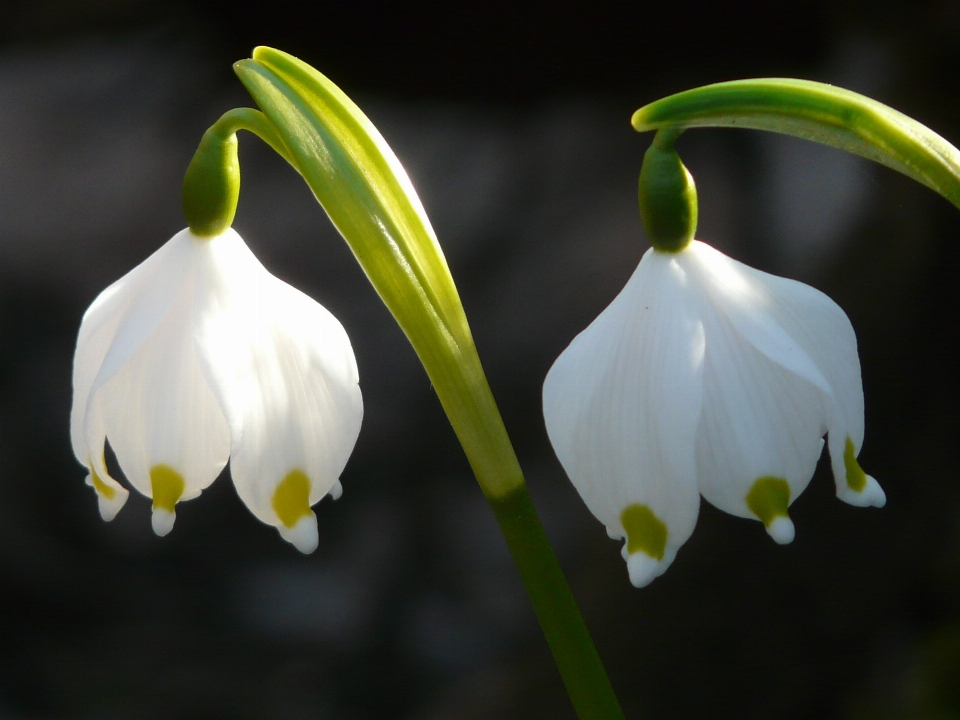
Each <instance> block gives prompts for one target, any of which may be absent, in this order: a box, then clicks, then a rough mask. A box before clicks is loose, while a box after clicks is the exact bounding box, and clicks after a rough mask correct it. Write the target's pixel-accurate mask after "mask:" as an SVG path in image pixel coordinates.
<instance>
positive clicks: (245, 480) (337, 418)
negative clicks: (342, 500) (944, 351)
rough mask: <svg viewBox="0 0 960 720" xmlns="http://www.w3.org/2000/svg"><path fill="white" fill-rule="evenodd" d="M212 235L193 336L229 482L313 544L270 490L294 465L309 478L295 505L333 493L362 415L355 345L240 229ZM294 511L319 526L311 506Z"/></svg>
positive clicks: (259, 512) (261, 513) (301, 541)
mask: <svg viewBox="0 0 960 720" xmlns="http://www.w3.org/2000/svg"><path fill="white" fill-rule="evenodd" d="M210 243H211V248H212V250H213V252H212V254H211V255H210V256H209V257H206V258H205V259H204V262H203V264H202V267H201V268H200V270H199V273H200V278H201V282H200V283H198V287H202V288H203V293H204V294H203V298H202V300H201V299H200V298H199V297H198V302H197V304H196V321H195V322H196V325H195V327H196V334H195V341H196V345H197V350H198V354H199V357H200V361H201V365H202V367H203V370H204V373H205V375H206V377H207V379H208V381H209V383H210V386H211V387H212V388H213V391H214V393H215V394H216V396H217V398H218V400H219V402H220V406H221V407H222V408H223V411H224V414H225V415H226V418H227V422H228V424H229V427H230V433H231V438H232V449H231V460H230V471H231V474H232V476H233V481H234V484H235V485H236V488H237V493H238V494H239V495H240V497H241V498H242V499H243V501H244V502H245V503H246V504H247V506H248V507H249V508H250V510H251V511H252V512H253V513H254V514H255V515H256V516H257V517H258V518H259V519H260V520H262V521H263V522H266V523H268V524H271V525H274V526H276V527H277V528H282V530H283V532H282V534H283V535H284V537H285V538H286V539H288V540H290V541H291V542H293V543H294V544H295V545H297V547H298V548H300V549H301V550H303V551H305V552H309V551H310V550H312V547H315V544H314V541H313V540H312V537H313V532H314V531H310V530H309V529H307V530H304V529H303V528H302V527H301V526H300V522H301V517H300V516H297V517H289V516H288V517H287V522H285V521H284V520H283V519H281V517H280V516H279V515H278V513H277V509H276V507H275V504H274V501H275V494H276V493H277V491H278V487H280V486H281V484H282V483H284V481H286V480H288V479H289V478H290V477H292V476H294V475H296V474H297V473H302V474H303V475H305V476H306V479H307V482H308V489H307V490H305V493H306V495H307V496H308V497H307V498H306V499H305V500H302V501H301V505H302V504H303V503H304V502H307V503H308V504H310V505H312V504H314V503H316V502H318V501H319V500H320V499H321V498H322V497H323V496H324V495H326V494H327V493H331V492H332V493H336V483H337V480H338V478H339V476H340V473H341V472H342V470H343V468H344V466H345V465H346V462H347V459H348V458H349V456H350V453H351V451H352V450H353V446H354V443H355V442H356V439H357V435H358V434H359V431H360V421H361V418H362V416H363V402H362V399H361V396H360V389H359V386H358V384H357V366H356V360H355V359H354V356H353V349H352V347H351V346H350V341H349V339H348V338H347V335H346V333H345V332H344V330H343V327H342V326H341V325H340V323H339V322H337V320H336V318H334V317H333V316H332V315H331V314H330V313H329V312H327V310H325V309H324V308H323V307H322V306H321V305H319V304H318V303H316V302H315V301H314V300H312V299H311V298H309V297H307V296H306V295H304V294H303V293H301V292H299V291H298V290H295V289H294V288H292V287H290V286H289V285H287V284H286V283H284V282H282V281H280V280H278V279H277V278H275V277H273V276H272V275H270V274H269V273H268V272H267V271H266V270H265V269H264V268H263V266H262V265H261V264H260V263H259V262H258V261H257V260H256V258H254V256H253V254H252V253H251V252H250V250H249V249H248V248H247V247H246V245H245V244H244V243H243V241H242V240H241V239H240V237H239V235H237V234H236V233H234V232H233V231H228V232H227V233H224V235H222V236H220V237H218V238H214V239H213V240H211V241H210ZM298 497H299V496H298ZM298 507H299V506H298ZM298 512H300V514H301V516H302V518H308V517H309V519H305V520H303V521H304V522H307V523H308V524H310V523H312V524H313V525H314V526H315V522H316V521H315V519H313V514H312V512H309V510H308V508H306V507H302V508H300V510H299V511H298Z"/></svg>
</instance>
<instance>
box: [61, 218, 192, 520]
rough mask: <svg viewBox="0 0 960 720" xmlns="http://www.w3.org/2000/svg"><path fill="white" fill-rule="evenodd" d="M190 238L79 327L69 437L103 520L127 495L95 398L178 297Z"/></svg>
mask: <svg viewBox="0 0 960 720" xmlns="http://www.w3.org/2000/svg"><path fill="white" fill-rule="evenodd" d="M190 237H191V236H190V234H189V232H188V231H184V232H181V233H179V234H178V235H176V236H174V237H173V238H172V239H171V240H170V241H169V242H167V243H166V244H164V245H163V246H162V247H161V248H160V249H159V250H157V251H156V252H155V253H153V254H152V255H151V256H150V257H148V258H147V259H146V260H145V261H144V262H142V263H141V264H140V265H138V266H137V267H136V268H134V269H133V270H131V271H130V272H129V273H127V274H126V275H124V276H123V277H122V278H120V279H119V280H117V281H116V282H115V283H113V284H112V285H111V286H110V287H108V288H107V289H106V290H104V291H103V292H102V293H100V295H99V296H98V297H97V299H96V300H95V301H94V302H93V304H92V305H91V306H90V307H89V308H88V309H87V312H86V313H85V314H84V317H83V321H82V322H81V324H80V332H79V336H78V338H77V349H76V353H75V354H74V364H73V405H72V408H71V411H70V437H71V443H72V445H73V452H74V455H76V457H77V459H78V460H79V461H80V462H81V463H83V464H84V465H86V466H87V467H88V468H89V469H90V470H91V472H92V476H91V478H90V480H89V482H90V484H91V485H93V486H94V487H96V488H97V493H98V496H99V497H100V511H101V515H103V517H104V518H105V519H106V518H108V516H109V518H112V517H113V516H114V515H116V513H117V511H118V510H119V509H120V507H121V506H122V505H123V503H124V501H125V500H126V498H127V495H128V493H127V491H126V490H125V489H124V488H123V487H122V486H120V485H119V483H117V482H116V480H114V479H113V478H112V477H110V475H109V473H107V469H106V466H105V464H104V461H103V450H104V439H105V436H106V429H105V425H104V415H103V412H102V407H100V406H101V405H102V402H100V401H97V400H95V399H94V397H93V396H94V395H95V394H96V391H97V389H98V388H99V387H100V386H101V385H102V384H103V383H104V382H106V381H108V380H109V379H110V377H112V375H113V374H114V373H115V372H116V371H117V370H118V369H119V368H120V367H122V365H123V364H124V363H125V362H126V360H127V359H129V357H130V356H131V355H132V354H133V353H134V352H136V351H137V349H138V348H139V347H140V345H142V344H143V342H144V341H145V340H146V339H147V337H149V335H150V333H152V332H153V329H154V328H155V327H156V325H157V324H158V323H159V322H160V321H161V320H162V318H163V317H164V316H165V315H166V313H167V311H168V310H169V307H170V306H171V304H172V303H173V301H174V300H175V298H176V297H177V294H178V292H179V284H180V283H179V282H178V278H179V277H181V276H182V275H183V270H182V269H183V268H184V267H186V266H188V265H189V263H190V257H189V255H190V253H189V239H190ZM171 280H172V282H171Z"/></svg>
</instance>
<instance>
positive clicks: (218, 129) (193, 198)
mask: <svg viewBox="0 0 960 720" xmlns="http://www.w3.org/2000/svg"><path fill="white" fill-rule="evenodd" d="M239 197H240V160H239V158H238V157H237V133H236V130H235V129H234V128H231V127H223V125H221V124H220V123H217V124H216V125H214V126H213V127H211V128H210V129H209V130H207V131H206V132H205V133H204V134H203V138H202V139H201V140H200V146H199V147H198V148H197V152H196V153H194V155H193V160H191V161H190V166H189V167H188V168H187V172H186V175H184V177H183V214H184V216H185V217H186V219H187V225H188V226H189V227H190V230H191V232H193V234H194V235H199V236H200V237H212V236H214V235H219V234H220V233H222V232H223V231H224V230H226V229H227V228H229V227H230V225H232V224H233V216H234V215H236V213H237V199H238V198H239Z"/></svg>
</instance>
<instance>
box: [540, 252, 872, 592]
mask: <svg viewBox="0 0 960 720" xmlns="http://www.w3.org/2000/svg"><path fill="white" fill-rule="evenodd" d="M543 413H544V418H545V420H546V426H547V432H548V434H549V436H550V441H551V442H552V443H553V447H554V449H555V450H556V453H557V456H558V457H559V459H560V462H561V463H562V464H563V467H564V469H565V470H566V472H567V474H568V475H569V476H570V479H571V480H572V481H573V484H574V485H575V486H576V488H577V490H578V491H579V493H580V495H581V496H582V497H583V500H584V502H586V504H587V507H589V508H590V510H591V512H593V514H594V515H596V516H597V518H598V519H599V520H600V521H601V522H602V523H604V525H606V527H607V532H608V533H609V535H610V536H611V537H612V538H615V539H622V538H624V537H626V543H625V545H624V548H623V556H624V559H626V560H627V566H628V569H629V571H630V579H631V581H632V582H633V584H634V585H636V586H637V587H641V586H643V585H646V584H647V583H649V582H650V581H651V580H653V579H654V578H655V577H657V576H658V575H660V574H661V573H663V571H664V570H666V568H667V567H668V566H669V565H670V563H671V562H672V561H673V558H674V557H675V555H676V552H677V549H678V548H679V547H680V545H682V544H683V543H684V542H685V541H686V540H687V538H688V537H690V535H691V533H692V532H693V528H694V525H695V524H696V520H697V512H698V509H699V495H700V494H702V495H703V496H704V497H705V498H706V499H707V500H708V501H709V502H710V503H712V504H713V505H715V506H716V507H718V508H720V509H721V510H724V511H726V512H728V513H731V514H733V515H738V516H740V517H746V518H754V519H758V520H761V521H762V522H763V524H764V525H765V526H766V529H767V532H768V533H769V534H770V535H771V536H772V537H773V539H774V540H776V541H777V542H779V543H788V542H790V541H791V540H792V539H793V535H794V528H793V523H792V522H791V520H790V518H789V517H788V515H787V507H788V506H789V504H790V503H791V502H792V501H793V500H795V499H796V497H797V496H798V495H799V494H800V493H801V492H803V490H804V488H805V487H806V486H807V483H809V482H810V478H811V477H812V475H813V471H814V469H815V467H816V464H817V460H818V459H819V457H820V454H821V451H822V448H823V444H824V442H823V439H822V438H823V436H824V434H826V435H827V437H828V445H829V451H830V457H831V461H832V467H833V474H834V477H835V479H836V485H837V496H838V497H839V498H840V499H842V500H845V501H846V502H848V503H850V504H852V505H860V506H866V505H874V506H877V507H881V506H883V504H884V503H885V501H886V498H885V496H884V493H883V490H882V489H881V488H880V486H879V484H877V482H876V480H874V479H873V478H872V477H870V476H868V475H865V474H864V473H863V471H862V470H861V469H860V466H859V464H858V463H857V459H856V457H857V454H858V453H859V451H860V446H861V444H862V442H863V390H862V386H861V381H860V362H859V360H858V358H857V341H856V337H855V336H854V332H853V328H852V327H851V325H850V321H849V320H848V319H847V316H846V315H845V314H844V312H843V310H841V309H840V307H839V306H837V304H836V303H834V302H833V301H832V300H830V299H829V298H828V297H827V296H826V295H824V294H823V293H821V292H819V291H817V290H815V289H813V288H811V287H809V286H807V285H804V284H802V283H799V282H795V281H793V280H787V279H785V278H780V277H776V276H773V275H768V274H767V273H763V272H760V271H758V270H754V269H752V268H749V267H747V266H745V265H743V264H741V263H739V262H737V261H735V260H732V259H730V258H728V257H727V256H725V255H723V254H722V253H720V252H718V251H717V250H714V249H713V248H711V247H709V246H708V245H704V244H703V243H700V242H692V243H691V244H690V245H688V246H687V247H686V248H685V249H683V250H681V251H679V252H676V253H663V252H658V251H656V250H654V249H650V250H649V251H648V252H647V253H646V254H645V255H644V256H643V259H642V260H641V261H640V265H639V267H638V268H637V270H636V272H634V274H633V276H632V277H631V278H630V280H629V281H628V282H627V285H626V286H625V287H624V289H623V291H622V292H621V293H620V294H619V295H618V296H617V298H616V299H615V300H614V301H613V302H612V303H611V304H610V306H609V307H608V308H607V309H606V310H604V311H603V312H602V313H601V314H600V316H599V317H598V318H597V319H596V320H594V322H593V323H592V324H591V325H590V326H589V327H588V328H587V329H586V330H584V331H583V332H582V333H580V335H578V336H577V337H576V338H574V340H573V342H571V343H570V346H569V347H568V348H567V349H566V350H564V352H563V353H562V354H561V355H560V357H559V358H558V359H557V361H556V363H554V365H553V367H552V368H551V369H550V372H549V374H548V375H547V378H546V381H545V382H544V386H543Z"/></svg>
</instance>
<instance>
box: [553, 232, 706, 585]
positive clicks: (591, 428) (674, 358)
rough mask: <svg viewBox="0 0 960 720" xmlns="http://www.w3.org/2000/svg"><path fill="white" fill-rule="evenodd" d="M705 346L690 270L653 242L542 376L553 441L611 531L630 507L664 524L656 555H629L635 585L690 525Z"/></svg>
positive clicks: (668, 556)
mask: <svg viewBox="0 0 960 720" xmlns="http://www.w3.org/2000/svg"><path fill="white" fill-rule="evenodd" d="M703 351H704V338H703V326H702V324H701V322H700V320H699V317H698V315H697V313H696V309H695V308H694V307H692V305H691V302H690V296H689V287H688V278H687V277H686V275H685V273H684V272H683V270H682V269H681V267H680V266H679V264H678V263H677V262H676V258H675V256H672V255H661V254H659V253H656V252H655V251H653V250H650V251H648V252H647V254H645V255H644V257H643V260H642V261H641V262H640V265H639V267H638V268H637V270H636V272H635V273H634V274H633V276H632V277H631V278H630V280H629V281H628V283H627V285H626V286H625V287H624V289H623V291H622V292H621V293H620V294H619V295H618V296H617V298H616V299H615V300H614V301H613V302H612V303H611V304H610V306H609V307H608V308H607V309H606V310H604V311H603V313H601V314H600V316H599V317H598V318H597V319H596V320H595V321H594V322H593V323H591V325H590V326H589V327H588V328H587V329H586V330H584V331H583V332H582V333H580V334H579V335H578V336H577V337H576V338H574V340H573V342H571V343H570V346H569V347H568V348H567V349H566V350H564V352H563V353H562V354H561V355H560V357H559V358H557V361H556V362H555V363H554V365H553V367H552V368H551V369H550V372H549V373H548V375H547V378H546V380H545V382H544V388H543V413H544V419H545V421H546V426H547V433H548V434H549V436H550V441H551V443H552V444H553V447H554V450H555V451H556V453H557V457H558V458H559V459H560V462H561V464H562V465H563V467H564V469H565V470H566V472H567V475H568V476H569V477H570V479H571V481H572V482H573V484H574V486H575V487H576V488H577V491H578V492H579V493H580V495H581V497H583V500H584V502H585V503H586V504H587V507H589V508H590V510H591V512H593V514H594V515H595V516H596V517H597V518H598V519H599V520H600V521H601V522H602V523H603V524H604V525H605V526H606V527H607V532H608V533H609V534H610V535H611V536H612V537H620V538H622V537H624V536H625V535H626V531H625V529H624V527H623V520H622V514H623V512H624V510H625V509H626V508H628V507H631V506H634V505H640V506H646V507H647V508H649V510H650V511H652V513H653V515H654V516H655V517H656V518H657V519H658V520H659V521H661V522H662V523H663V524H664V525H666V530H667V539H666V547H665V549H664V550H663V555H662V557H650V556H649V553H644V552H642V551H641V552H640V553H636V552H634V553H632V555H637V554H641V555H647V559H645V558H637V559H632V558H631V559H629V560H628V565H629V569H630V575H631V581H632V582H633V583H634V584H635V585H638V586H640V585H644V584H646V583H648V582H650V581H651V580H652V579H653V578H654V577H656V576H657V575H658V574H660V573H661V572H663V570H664V569H666V567H667V566H668V565H669V564H670V562H671V561H672V559H673V556H674V555H675V554H676V550H677V548H679V547H680V545H681V544H683V543H684V542H685V541H686V540H687V538H688V537H689V536H690V534H691V533H692V532H693V528H694V525H695V524H696V518H697V513H698V509H699V497H698V493H697V486H696V465H695V461H694V437H695V431H696V426H697V420H698V418H699V415H700V407H701V392H702V360H703Z"/></svg>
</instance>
